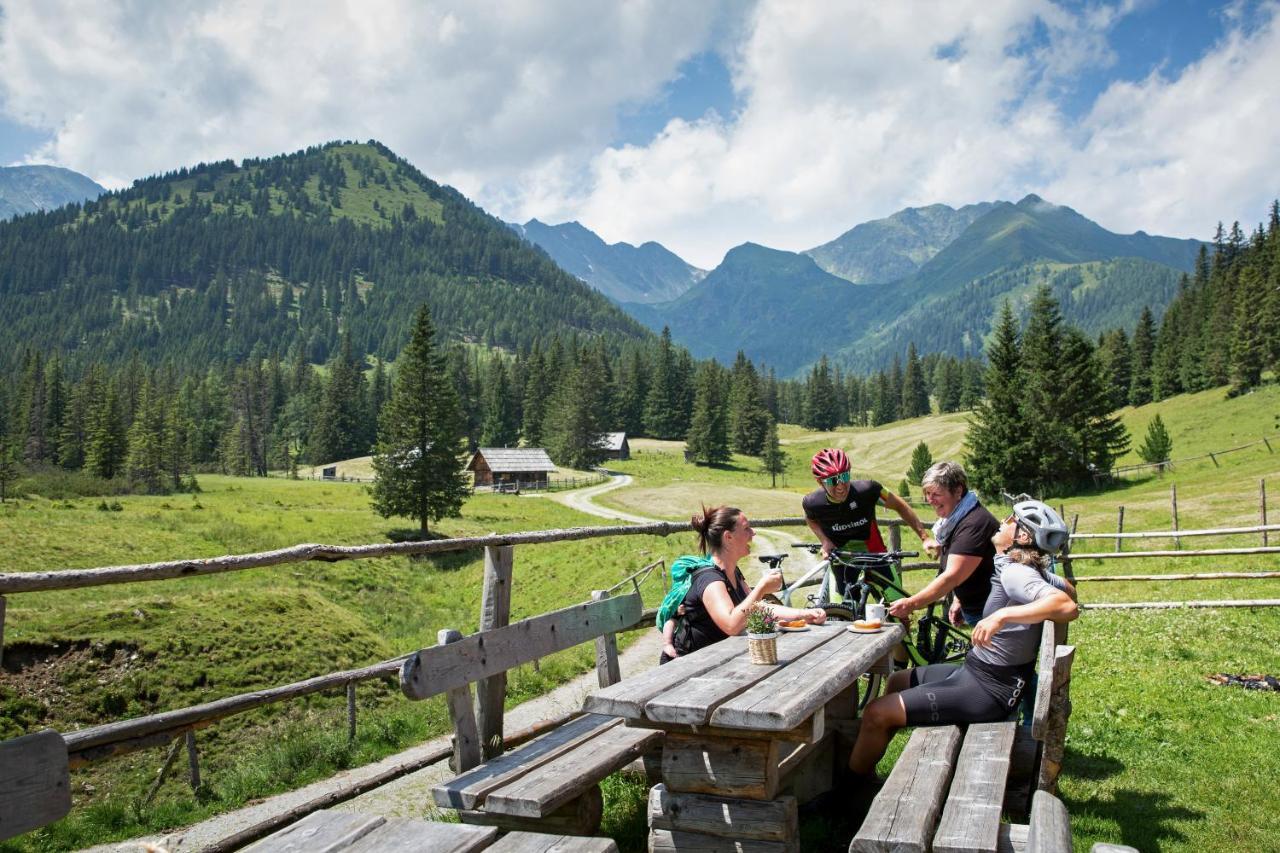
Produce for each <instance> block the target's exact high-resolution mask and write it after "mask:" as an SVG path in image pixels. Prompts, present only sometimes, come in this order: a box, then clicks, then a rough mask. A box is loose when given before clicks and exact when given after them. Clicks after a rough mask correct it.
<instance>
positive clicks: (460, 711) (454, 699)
mask: <svg viewBox="0 0 1280 853" xmlns="http://www.w3.org/2000/svg"><path fill="white" fill-rule="evenodd" d="M461 640H462V634H460V633H458V632H457V631H455V630H454V629H452V628H445V629H443V630H441V631H438V632H436V642H437V643H439V644H440V645H441V646H448V645H450V644H451V643H457V642H460V641H461ZM445 703H446V704H447V705H448V707H449V719H450V720H451V721H452V722H453V762H452V767H453V770H454V772H455V773H465V772H466V771H468V770H470V769H471V768H472V767H475V766H476V765H477V764H479V763H480V736H479V734H478V732H477V730H476V717H475V711H474V710H472V707H471V688H470V687H468V686H467V685H465V684H464V685H462V686H461V687H454V688H451V689H449V690H446V691H445Z"/></svg>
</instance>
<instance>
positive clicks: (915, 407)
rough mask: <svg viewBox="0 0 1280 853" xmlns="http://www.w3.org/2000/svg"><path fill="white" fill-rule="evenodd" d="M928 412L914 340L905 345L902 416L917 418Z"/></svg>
mask: <svg viewBox="0 0 1280 853" xmlns="http://www.w3.org/2000/svg"><path fill="white" fill-rule="evenodd" d="M927 414H929V391H928V389H927V388H926V386H925V378H924V370H923V369H922V368H921V366H920V356H919V355H918V354H917V353H916V345H915V342H914V341H912V342H911V343H910V344H908V345H907V367H906V371H905V372H904V374H903V377H902V417H904V418H918V417H921V416H922V415H927Z"/></svg>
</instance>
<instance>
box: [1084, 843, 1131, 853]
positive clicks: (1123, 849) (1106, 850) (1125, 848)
mask: <svg viewBox="0 0 1280 853" xmlns="http://www.w3.org/2000/svg"><path fill="white" fill-rule="evenodd" d="M1089 853H1138V848H1137V847H1130V846H1129V845H1127V844H1111V843H1108V842H1106V841H1098V842H1096V843H1095V844H1094V845H1093V846H1092V847H1090V848H1089Z"/></svg>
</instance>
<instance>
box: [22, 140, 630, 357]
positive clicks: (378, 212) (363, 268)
mask: <svg viewBox="0 0 1280 853" xmlns="http://www.w3.org/2000/svg"><path fill="white" fill-rule="evenodd" d="M0 301H2V302H3V304H4V306H5V311H4V312H0V315H2V316H0V347H2V349H0V352H3V353H4V356H3V358H4V359H6V360H7V364H8V366H10V367H12V365H13V364H14V363H15V360H16V359H17V358H18V357H19V356H20V353H21V350H22V348H23V347H25V346H34V347H36V348H39V349H43V350H46V351H48V350H53V349H59V350H61V351H62V352H63V353H64V355H65V356H66V357H68V358H70V359H72V360H73V361H74V360H76V359H82V360H88V359H92V360H96V361H105V362H118V361H122V360H127V359H129V358H132V357H133V356H134V355H138V356H140V357H141V358H142V359H143V360H144V361H148V362H151V363H171V364H174V365H177V366H180V367H186V368H190V367H193V366H196V367H201V366H206V365H208V364H210V363H215V362H220V361H240V360H242V359H245V358H247V357H249V355H250V354H251V353H260V354H265V353H267V352H270V351H272V350H275V351H279V352H281V353H282V354H283V353H288V352H290V351H296V350H299V349H300V350H301V351H302V352H303V353H304V355H305V356H306V357H307V358H308V359H310V360H311V361H313V362H322V361H324V360H325V359H326V358H327V356H328V355H329V353H330V352H332V351H334V349H335V348H336V346H337V344H338V339H339V334H340V332H349V333H350V335H351V339H352V345H353V348H354V350H355V352H356V353H357V354H360V353H370V354H377V355H380V356H382V357H383V358H388V359H389V358H394V357H395V356H396V355H397V354H398V352H399V350H400V348H401V347H402V346H403V344H404V342H405V341H406V340H407V338H408V333H409V326H410V323H411V321H412V319H413V316H414V313H415V311H416V309H417V306H418V305H420V304H422V303H423V302H426V303H427V304H428V305H430V307H431V310H432V313H433V316H434V319H435V321H436V324H437V328H438V329H440V330H441V331H442V332H443V333H444V334H445V335H446V336H448V337H450V338H453V339H458V340H466V341H474V342H477V343H482V344H488V345H494V346H502V347H508V348H516V347H520V346H527V345H530V344H531V343H533V342H534V341H535V340H538V339H540V338H543V337H545V336H549V335H553V334H568V333H576V334H581V335H584V336H594V335H609V336H610V338H611V339H619V338H622V339H627V338H630V339H639V338H644V337H647V336H648V333H647V332H646V331H645V330H644V329H643V327H641V326H640V325H639V324H638V323H636V322H635V321H634V320H632V319H631V318H629V317H627V316H626V315H625V314H624V313H623V312H622V311H621V310H620V309H618V308H617V306H615V305H614V304H612V303H611V302H609V301H608V300H607V299H606V298H605V297H604V296H602V295H600V294H599V293H597V292H596V291H594V290H592V289H591V288H590V287H588V286H587V285H585V284H583V283H582V282H581V281H579V280H578V279H576V278H574V277H573V276H571V275H569V274H567V273H565V272H564V271H563V270H561V269H559V268H558V267H557V266H556V265H555V264H554V263H552V262H551V260H550V259H548V258H547V256H546V255H545V254H543V253H542V252H540V251H538V250H537V249H535V248H533V247H532V246H530V245H529V244H528V243H526V242H525V241H523V240H521V239H520V238H519V237H518V236H517V235H516V234H514V233H512V231H511V230H510V229H509V228H507V227H506V226H505V225H504V224H503V223H502V222H500V221H499V220H497V219H495V218H493V217H491V216H489V215H487V214H486V213H484V212H483V211H482V210H480V209H479V208H478V207H476V206H475V205H473V204H472V203H471V202H469V201H468V200H467V199H466V198H464V197H463V196H462V195H461V194H459V193H458V192H457V191H455V190H453V189H451V188H449V187H445V186H441V185H439V184H437V183H435V182H434V181H432V180H430V179H429V178H427V177H426V176H424V175H423V174H422V173H420V172H419V171H418V170H417V169H415V168H414V167H413V166H412V165H410V164H409V163H407V162H405V161H404V160H402V159H400V158H399V157H397V156H396V155H395V154H393V153H392V152H391V151H389V150H388V149H386V148H385V147H383V146H382V145H380V144H378V143H376V142H370V143H368V144H364V145H359V144H353V143H331V144H328V145H325V146H323V147H314V148H308V149H306V150H305V151H299V152H297V153H294V154H289V155H281V156H278V157H271V158H267V159H254V160H245V161H244V162H243V163H241V164H239V165H237V164H235V163H233V162H231V161H225V162H220V163H211V164H201V165H199V166H196V167H195V168H192V169H181V170H178V171H177V172H172V173H169V174H165V175H161V176H157V177H152V178H147V179H144V180H140V181H137V182H135V184H134V186H133V187H132V188H130V189H127V190H123V191H120V192H114V193H109V194H107V195H104V196H102V197H101V198H99V199H97V200H95V201H89V202H86V203H85V204H84V206H83V207H82V208H81V207H74V206H72V207H67V208H63V209H61V210H58V211H50V212H44V213H37V214H32V215H30V216H25V217H21V218H19V219H17V220H14V221H11V222H7V223H0Z"/></svg>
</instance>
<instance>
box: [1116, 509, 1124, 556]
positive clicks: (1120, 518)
mask: <svg viewBox="0 0 1280 853" xmlns="http://www.w3.org/2000/svg"><path fill="white" fill-rule="evenodd" d="M1116 533H1124V507H1123V506H1122V507H1120V511H1119V513H1118V514H1117V516H1116ZM1123 550H1124V540H1123V539H1121V538H1120V537H1119V536H1117V537H1116V551H1117V553H1118V552H1120V551H1123Z"/></svg>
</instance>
